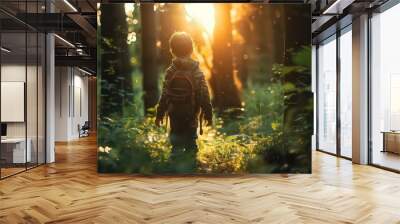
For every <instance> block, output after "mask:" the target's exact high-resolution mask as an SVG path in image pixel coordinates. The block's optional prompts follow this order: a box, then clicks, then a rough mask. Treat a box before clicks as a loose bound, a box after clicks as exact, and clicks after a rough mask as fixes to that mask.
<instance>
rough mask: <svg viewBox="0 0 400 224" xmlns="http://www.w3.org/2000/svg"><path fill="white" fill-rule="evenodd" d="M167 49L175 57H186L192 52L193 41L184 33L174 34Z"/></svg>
mask: <svg viewBox="0 0 400 224" xmlns="http://www.w3.org/2000/svg"><path fill="white" fill-rule="evenodd" d="M169 48H170V50H171V53H172V54H173V55H174V56H175V57H187V56H190V55H191V54H192V52H193V41H192V38H191V37H190V35H189V34H187V33H185V32H175V33H174V34H172V36H171V38H170V39H169Z"/></svg>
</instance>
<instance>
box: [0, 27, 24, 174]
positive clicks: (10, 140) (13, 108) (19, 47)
mask: <svg viewBox="0 0 400 224" xmlns="http://www.w3.org/2000/svg"><path fill="white" fill-rule="evenodd" d="M1 44H2V47H3V48H6V49H8V51H3V50H2V52H1V53H2V57H1V122H2V125H3V129H4V133H3V134H2V140H1V157H2V160H1V161H2V170H1V174H2V177H6V176H9V175H12V174H15V173H18V172H21V171H23V170H25V166H26V162H30V160H31V151H30V145H29V144H26V143H27V142H26V122H25V121H26V120H25V91H26V74H27V73H26V69H27V67H26V34H25V33H24V32H23V33H22V32H20V33H17V32H16V33H2V34H1ZM27 149H28V150H27Z"/></svg>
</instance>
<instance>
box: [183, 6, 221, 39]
mask: <svg viewBox="0 0 400 224" xmlns="http://www.w3.org/2000/svg"><path fill="white" fill-rule="evenodd" d="M185 11H186V14H187V15H188V17H189V19H193V20H195V21H197V22H198V23H200V24H201V25H202V26H203V27H204V29H205V30H206V31H207V33H208V34H209V35H211V34H212V32H213V31H214V25H215V18H214V5H213V4H212V3H187V4H185Z"/></svg>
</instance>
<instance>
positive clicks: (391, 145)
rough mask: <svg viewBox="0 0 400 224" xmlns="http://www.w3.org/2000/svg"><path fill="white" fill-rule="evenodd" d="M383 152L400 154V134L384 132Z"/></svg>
mask: <svg viewBox="0 0 400 224" xmlns="http://www.w3.org/2000/svg"><path fill="white" fill-rule="evenodd" d="M382 134H383V150H382V152H392V153H397V154H400V132H398V131H383V132H382Z"/></svg>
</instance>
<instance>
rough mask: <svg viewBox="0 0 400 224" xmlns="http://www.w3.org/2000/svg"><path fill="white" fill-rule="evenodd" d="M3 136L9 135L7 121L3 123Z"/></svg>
mask: <svg viewBox="0 0 400 224" xmlns="http://www.w3.org/2000/svg"><path fill="white" fill-rule="evenodd" d="M1 136H2V137H3V136H7V124H5V123H2V124H1Z"/></svg>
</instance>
